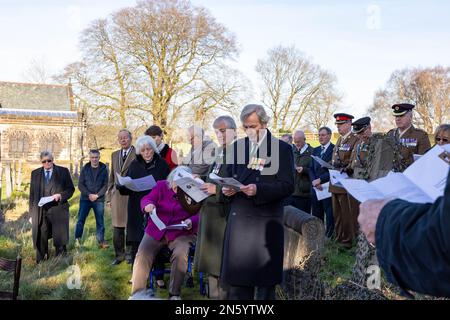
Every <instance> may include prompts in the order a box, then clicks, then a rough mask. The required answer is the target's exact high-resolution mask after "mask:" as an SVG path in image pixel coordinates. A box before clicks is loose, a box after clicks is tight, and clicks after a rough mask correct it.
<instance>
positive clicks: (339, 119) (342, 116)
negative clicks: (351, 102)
mask: <svg viewBox="0 0 450 320" xmlns="http://www.w3.org/2000/svg"><path fill="white" fill-rule="evenodd" d="M333 117H334V118H335V119H336V122H335V123H336V124H342V123H346V122H351V121H352V119H353V118H354V116H352V115H350V114H347V113H336V114H335V115H334V116H333Z"/></svg>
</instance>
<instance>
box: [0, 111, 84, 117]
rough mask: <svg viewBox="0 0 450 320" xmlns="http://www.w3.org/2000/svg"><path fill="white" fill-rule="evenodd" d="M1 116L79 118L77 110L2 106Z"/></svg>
mask: <svg viewBox="0 0 450 320" xmlns="http://www.w3.org/2000/svg"><path fill="white" fill-rule="evenodd" d="M1 116H21V117H51V118H63V119H77V117H78V114H77V112H76V111H49V110H33V109H7V108H0V117H1Z"/></svg>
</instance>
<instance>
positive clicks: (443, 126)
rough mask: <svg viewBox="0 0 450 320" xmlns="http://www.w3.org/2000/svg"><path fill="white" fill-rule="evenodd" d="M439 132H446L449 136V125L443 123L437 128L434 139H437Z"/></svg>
mask: <svg viewBox="0 0 450 320" xmlns="http://www.w3.org/2000/svg"><path fill="white" fill-rule="evenodd" d="M441 132H448V133H449V134H450V124H447V123H444V124H441V125H440V126H439V127H437V128H436V132H435V133H434V137H435V138H437V135H438V134H439V133H441Z"/></svg>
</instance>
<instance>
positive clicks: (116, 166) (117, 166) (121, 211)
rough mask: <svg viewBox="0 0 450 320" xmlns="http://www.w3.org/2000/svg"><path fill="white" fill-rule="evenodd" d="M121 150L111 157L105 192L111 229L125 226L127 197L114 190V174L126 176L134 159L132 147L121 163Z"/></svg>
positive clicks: (134, 154)
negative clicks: (109, 206) (109, 210)
mask: <svg viewBox="0 0 450 320" xmlns="http://www.w3.org/2000/svg"><path fill="white" fill-rule="evenodd" d="M121 153H122V150H117V151H114V152H113V153H112V155H111V168H110V171H109V172H110V174H109V180H108V190H107V192H106V202H107V203H108V202H109V203H110V204H111V218H112V225H113V227H117V228H125V227H126V226H127V207H128V196H122V195H121V194H120V193H119V190H117V189H116V180H117V178H116V173H119V174H120V175H121V176H124V175H126V173H127V171H128V167H129V166H130V164H131V162H133V160H134V159H135V158H136V152H135V150H134V147H132V149H131V151H130V152H129V153H128V155H127V159H126V160H125V163H122V162H123V160H122V156H121Z"/></svg>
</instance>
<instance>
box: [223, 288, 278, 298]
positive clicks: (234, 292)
mask: <svg viewBox="0 0 450 320" xmlns="http://www.w3.org/2000/svg"><path fill="white" fill-rule="evenodd" d="M255 293H256V294H255ZM228 300H275V286H263V287H241V286H229V287H228Z"/></svg>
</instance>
